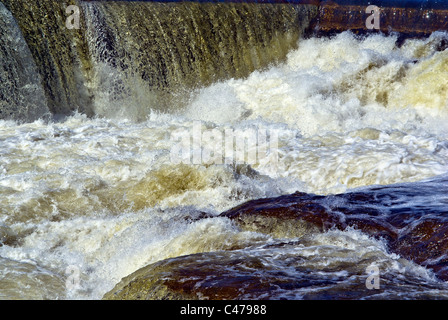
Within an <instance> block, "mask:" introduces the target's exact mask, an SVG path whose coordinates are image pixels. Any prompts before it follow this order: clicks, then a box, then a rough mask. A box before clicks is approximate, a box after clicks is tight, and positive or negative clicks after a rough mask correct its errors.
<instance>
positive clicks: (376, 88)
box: [0, 32, 448, 299]
mask: <svg viewBox="0 0 448 320" xmlns="http://www.w3.org/2000/svg"><path fill="white" fill-rule="evenodd" d="M447 37H448V36H447V35H446V34H442V33H436V34H433V35H432V36H431V37H430V38H428V39H425V40H411V41H408V42H407V43H405V44H404V45H403V46H401V47H397V46H396V45H395V41H396V38H395V37H394V36H390V37H385V36H382V35H375V36H370V37H367V38H363V39H358V38H356V37H355V36H354V35H352V34H351V33H348V32H345V33H342V34H340V35H338V36H336V37H335V38H332V39H325V38H312V39H308V40H302V41H301V42H300V43H299V47H298V49H297V50H294V51H292V52H290V53H289V55H288V58H287V61H286V62H284V63H283V64H280V65H275V66H272V67H270V68H268V69H266V70H258V71H256V72H254V73H252V74H251V75H250V76H249V77H248V78H247V79H231V80H228V81H222V82H218V83H215V84H213V85H211V86H209V87H206V88H203V89H201V90H198V91H196V92H192V93H191V102H190V103H189V105H188V106H187V107H184V108H182V109H181V110H179V111H178V112H177V113H176V114H173V113H170V114H168V113H166V114H164V113H161V112H152V113H151V114H149V115H148V117H147V120H146V121H142V122H134V121H131V120H126V119H124V118H123V115H122V114H120V117H121V118H117V117H114V115H116V114H117V113H116V106H114V108H113V110H112V111H111V114H110V115H109V117H105V118H88V117H86V116H84V115H82V114H74V115H73V116H70V117H68V118H66V119H64V120H62V121H57V122H50V123H48V122H45V121H41V120H39V121H35V122H33V123H28V124H18V123H15V122H13V121H0V155H1V156H0V243H3V244H4V245H3V246H0V288H1V289H0V298H8V299H11V298H19V299H40V298H49V299H81V298H82V299H99V298H101V297H102V296H103V295H104V294H105V293H106V292H107V291H109V290H111V289H112V288H113V287H114V285H115V284H116V283H117V282H119V281H120V279H121V278H122V277H124V276H126V275H128V274H130V273H132V272H134V271H135V270H137V269H139V268H141V267H143V266H145V265H147V264H149V263H153V262H156V261H160V260H162V259H167V258H170V257H176V256H181V255H186V254H190V253H198V252H209V251H218V250H226V249H233V250H234V249H239V250H245V248H246V247H249V246H250V247H251V248H252V249H251V250H252V251H250V252H253V254H256V252H257V250H256V249H253V248H254V247H255V248H256V247H257V246H262V245H263V244H266V243H271V242H275V241H276V239H274V238H273V237H272V236H269V235H265V234H262V233H256V232H248V231H244V232H243V231H241V230H239V229H238V227H237V226H236V225H234V224H233V223H232V222H231V221H230V220H227V219H225V218H222V217H216V216H217V215H218V214H219V213H221V212H222V211H224V210H226V209H230V208H232V207H234V206H236V205H238V204H240V203H242V202H244V201H247V200H250V199H256V198H263V197H273V196H277V195H282V194H288V193H292V192H295V191H303V192H310V193H317V194H330V193H340V192H346V191H347V190H351V189H353V188H357V187H363V186H368V185H373V184H383V185H385V184H393V183H398V182H417V181H420V180H422V179H427V178H431V177H435V176H437V175H442V174H445V173H446V172H447V171H448V139H447V138H448V78H447V77H446V74H447V71H448V51H447V50H445V51H437V50H436V49H437V44H438V43H439V42H440V40H441V39H446V38H447ZM133 107H134V108H139V107H141V108H145V109H147V108H148V106H143V105H142V106H138V105H136V106H133ZM107 108H108V105H107V101H104V105H103V109H102V110H103V113H106V115H107ZM104 110H106V111H104ZM198 124H199V125H200V127H199V133H198V132H196V133H195V132H194V130H196V131H197V125H198ZM195 126H196V129H195ZM249 129H251V130H253V131H254V132H265V133H267V135H268V136H269V133H273V132H275V133H276V134H277V136H276V138H277V140H276V144H275V145H274V144H271V145H269V146H268V148H267V149H269V150H267V153H266V157H264V158H259V160H260V161H257V162H255V163H248V162H246V164H244V163H225V162H223V163H222V164H220V163H209V164H206V163H194V162H193V153H194V152H195V151H194V150H193V149H194V147H196V148H198V147H199V149H195V150H196V152H197V150H199V152H203V151H204V150H205V149H206V148H208V147H209V146H210V144H206V143H205V142H204V144H203V145H201V144H200V145H199V146H198V145H196V146H193V145H191V148H192V149H191V151H192V153H191V159H190V160H191V162H189V161H188V159H186V158H185V159H184V160H185V161H184V163H173V162H172V157H171V156H172V149H173V148H174V147H175V146H177V145H178V140H176V139H173V137H174V136H175V133H176V132H179V130H180V131H182V132H184V133H191V137H192V139H194V135H195V134H199V135H200V137H201V138H204V134H205V133H207V132H212V131H213V130H215V131H213V132H215V133H217V136H221V137H224V136H225V132H226V130H227V131H230V130H231V131H232V132H233V133H235V132H241V133H244V132H247V130H249ZM238 130H239V131H238ZM236 135H238V134H237V133H236ZM201 141H204V140H203V139H202V140H201ZM242 141H243V142H242V143H244V140H242ZM213 147H214V150H215V151H216V150H217V151H219V150H220V148H221V149H222V150H224V149H225V148H226V146H225V145H224V143H223V144H221V145H218V147H216V145H213ZM234 147H236V146H234ZM255 147H257V146H255ZM274 147H275V149H273V148H274ZM229 148H231V147H229ZM223 153H224V151H223ZM274 154H275V157H269V155H274ZM272 161H276V163H275V166H273V165H272ZM204 214H205V215H207V216H208V218H206V219H203V218H202V219H201V217H203V215H204ZM278 250H279V251H278V254H279V255H282V254H289V251H288V250H293V251H294V252H295V254H298V255H302V256H303V257H305V258H306V259H307V260H306V261H307V263H308V264H309V265H314V266H315V267H316V270H318V269H319V266H320V265H322V264H337V263H340V265H341V266H342V265H346V264H347V263H352V264H357V263H358V262H359V261H364V260H363V259H365V258H366V256H369V259H370V260H369V261H370V262H372V261H373V262H375V261H376V263H377V264H378V265H381V266H383V267H384V268H386V269H387V268H389V269H390V270H395V271H394V272H396V273H397V274H411V275H412V276H413V277H420V278H421V279H424V281H429V282H431V281H433V282H436V280H435V279H434V278H433V276H432V275H431V272H429V271H428V270H426V269H425V268H423V267H419V266H417V265H414V264H413V263H411V262H409V261H404V260H403V259H401V258H400V257H399V256H397V255H393V254H390V253H388V252H387V250H386V249H385V248H384V246H383V245H382V243H381V242H379V241H377V240H372V239H370V238H368V237H367V236H365V235H362V234H360V233H359V232H357V231H353V230H347V231H344V232H342V231H341V232H333V231H332V232H327V233H323V234H315V235H312V236H310V238H309V239H307V241H303V243H301V244H300V245H296V246H295V247H293V248H292V249H291V248H289V249H284V250H285V251H284V252H282V251H281V249H278ZM372 257H373V258H372ZM280 261H281V260H278V263H280ZM272 263H273V265H275V263H276V262H275V261H272ZM341 268H342V267H341ZM336 269H337V268H336ZM340 272H342V273H337V274H336V273H335V275H334V276H336V277H341V276H343V272H344V271H343V270H341V271H340ZM362 272H364V271H362ZM347 281H353V279H351V280H347ZM437 294H440V295H445V296H448V291H446V290H445V291H443V290H442V291H438V292H437ZM295 297H296V298H300V294H298V295H297V296H295Z"/></svg>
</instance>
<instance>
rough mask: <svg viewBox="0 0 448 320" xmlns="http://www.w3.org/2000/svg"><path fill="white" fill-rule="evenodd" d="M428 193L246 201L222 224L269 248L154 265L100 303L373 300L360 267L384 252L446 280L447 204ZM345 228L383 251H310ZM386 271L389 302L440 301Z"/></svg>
mask: <svg viewBox="0 0 448 320" xmlns="http://www.w3.org/2000/svg"><path fill="white" fill-rule="evenodd" d="M431 188H432V187H431V186H429V187H428V188H426V189H425V188H422V189H420V190H418V191H416V190H412V189H411V187H409V186H406V185H403V186H389V187H373V188H370V189H367V190H366V191H360V192H351V193H345V194H339V195H329V196H319V195H313V194H306V193H300V192H298V193H294V194H292V195H285V196H281V197H277V198H273V199H259V200H254V201H249V202H247V203H244V204H242V205H240V206H238V207H236V208H233V209H231V210H229V211H227V212H224V213H222V214H221V216H220V218H223V217H225V218H227V219H230V220H232V221H233V222H234V223H235V224H237V225H238V226H239V227H240V228H241V230H242V231H254V232H259V233H265V234H269V235H271V236H272V237H273V238H272V239H275V240H273V242H272V243H266V244H265V245H261V246H260V245H258V246H257V245H254V246H249V247H247V248H243V249H237V250H223V251H218V252H205V253H198V254H193V255H187V256H181V257H176V258H171V259H167V260H163V261H159V262H157V263H154V264H151V265H149V266H146V267H144V268H142V269H140V270H138V271H136V272H135V273H133V274H131V275H129V276H128V277H126V278H124V279H123V280H122V281H121V282H120V283H119V284H117V286H116V287H115V288H114V289H113V290H112V291H110V292H109V293H107V294H106V295H105V296H104V299H132V300H134V299H212V300H219V299H282V298H285V299H297V298H299V299H328V298H331V299H369V298H375V297H377V295H376V294H378V292H375V291H372V290H368V289H366V285H365V281H366V280H365V270H366V267H367V266H369V265H371V264H372V263H376V262H377V261H386V260H387V259H389V258H388V257H386V256H387V255H388V254H389V253H390V254H391V255H394V254H396V255H395V256H396V257H397V258H395V259H396V260H394V261H392V262H391V261H389V262H387V263H386V262H384V263H386V264H389V265H390V264H393V263H398V264H403V265H406V264H408V266H409V264H411V263H414V264H416V265H417V264H418V265H421V266H424V267H426V268H427V269H429V270H432V271H433V272H434V274H435V275H436V276H437V277H438V278H439V279H441V280H445V281H446V280H448V270H447V265H448V259H447V257H446V252H448V220H447V217H448V211H447V209H446V204H444V203H445V201H446V199H445V198H444V197H442V199H441V200H440V201H439V202H437V201H432V202H431V199H435V197H434V192H436V191H435V190H432V189H431ZM443 188H444V187H442V189H443ZM416 192H417V194H418V196H412V195H415V194H416ZM438 192H445V193H446V190H438ZM416 198H419V199H416ZM417 200H418V201H417ZM347 229H350V230H356V231H359V232H360V233H361V234H363V235H364V236H365V237H366V238H367V239H379V240H380V243H382V244H384V245H385V246H386V249H385V251H381V250H376V249H375V250H373V251H371V250H370V249H369V250H370V251H369V250H367V251H363V248H365V247H369V246H372V243H364V242H363V241H367V240H365V239H364V240H362V239H361V238H357V239H355V240H354V241H353V243H352V244H351V245H349V246H346V247H343V248H339V249H337V250H336V251H335V249H334V248H333V247H332V245H331V244H330V245H322V242H320V243H319V245H320V246H319V245H317V242H316V238H319V237H320V236H323V235H328V234H329V233H331V232H336V233H337V232H344V230H345V231H346V230H347ZM288 239H289V240H288ZM307 250H308V251H307ZM313 250H314V251H315V252H313ZM385 252H387V254H386V253H385ZM381 263H383V262H381ZM382 268H383V267H382ZM383 269H384V270H385V271H384V272H383V273H382V274H381V281H382V286H384V287H387V291H388V293H387V296H386V297H387V298H388V299H395V298H401V295H400V292H406V294H407V297H408V298H409V297H411V296H412V298H416V299H427V298H428V299H436V298H438V297H437V294H438V293H437V292H440V291H438V290H439V289H438V288H435V287H433V286H434V283H432V284H431V283H426V282H423V283H422V281H421V279H415V277H416V276H415V275H412V274H411V275H406V276H405V277H402V278H401V279H399V278H400V277H401V275H400V273H398V274H396V273H394V272H393V271H391V270H392V269H390V268H389V269H388V268H387V267H384V268H383ZM433 289H435V290H433ZM379 297H380V298H384V297H385V296H381V295H380V296H379Z"/></svg>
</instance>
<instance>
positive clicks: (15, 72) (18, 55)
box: [0, 2, 48, 119]
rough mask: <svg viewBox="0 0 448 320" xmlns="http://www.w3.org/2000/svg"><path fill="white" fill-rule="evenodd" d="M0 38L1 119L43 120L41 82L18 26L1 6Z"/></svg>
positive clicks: (43, 109) (44, 106) (43, 95)
mask: <svg viewBox="0 0 448 320" xmlns="http://www.w3.org/2000/svg"><path fill="white" fill-rule="evenodd" d="M0 34H1V37H0V61H2V68H0V83H1V85H0V118H9V117H14V118H17V119H30V118H36V117H39V116H42V115H43V114H45V113H46V112H48V109H47V106H46V103H45V101H46V99H45V93H44V91H43V89H42V87H41V78H40V76H39V74H38V72H37V67H36V65H35V63H34V60H33V57H32V55H31V52H30V50H29V48H28V46H27V45H26V42H25V40H24V38H23V36H22V33H21V31H20V29H19V26H18V25H17V23H16V21H15V20H14V17H13V16H12V15H11V13H10V12H9V11H8V10H7V9H6V8H5V6H4V5H3V4H2V3H1V2H0ZM18 106H20V108H18Z"/></svg>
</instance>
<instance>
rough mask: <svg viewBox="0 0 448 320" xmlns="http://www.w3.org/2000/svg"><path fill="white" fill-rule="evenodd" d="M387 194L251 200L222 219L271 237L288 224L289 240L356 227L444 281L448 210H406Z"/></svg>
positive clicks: (447, 271)
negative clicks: (308, 233) (314, 232)
mask: <svg viewBox="0 0 448 320" xmlns="http://www.w3.org/2000/svg"><path fill="white" fill-rule="evenodd" d="M388 190H389V189H388V188H386V187H385V188H381V189H378V190H370V191H369V192H353V193H346V194H340V195H330V196H326V197H325V196H317V195H310V194H306V193H295V194H292V195H287V196H281V197H278V198H275V199H262V200H254V201H250V202H248V203H245V204H243V205H240V206H238V207H236V208H234V209H231V210H229V211H227V212H224V213H223V214H222V216H225V217H228V218H230V219H232V220H234V221H235V222H237V223H238V224H239V225H240V226H241V227H242V228H243V229H246V230H251V231H259V232H266V233H272V231H271V230H273V229H274V228H273V227H272V226H274V225H276V226H281V225H285V224H286V225H289V226H290V227H291V228H292V229H295V230H296V233H294V232H289V235H291V236H297V235H300V233H301V230H304V229H306V230H320V231H322V232H323V231H326V230H329V229H331V228H336V229H339V230H344V229H346V228H348V227H350V228H354V229H357V230H360V231H362V232H364V233H366V234H368V235H370V236H372V237H374V238H377V239H384V240H385V241H386V243H387V244H388V247H389V249H390V250H391V251H392V252H394V253H397V254H399V255H400V256H402V257H403V258H406V259H409V260H411V261H413V262H416V263H418V264H420V265H422V266H425V267H428V268H430V269H431V270H433V271H434V272H435V273H436V274H437V276H438V277H439V278H440V279H442V280H448V257H447V255H446V253H448V209H446V208H445V209H444V208H443V207H442V208H440V210H435V209H434V208H431V207H430V205H431V203H428V207H425V206H417V207H413V206H412V205H411V202H410V203H409V204H408V205H407V206H406V205H405V204H403V203H402V202H401V200H400V199H401V198H402V196H403V195H401V194H400V192H397V194H394V193H393V192H390V193H389V192H388ZM399 191H401V192H405V191H403V190H399ZM406 192H407V190H406ZM266 221H269V222H268V223H267V222H266ZM296 226H303V227H302V228H301V229H300V228H297V227H296ZM302 233H303V232H302ZM278 234H279V233H278V232H276V233H275V232H274V233H273V235H274V236H276V235H278ZM287 234H288V233H284V234H283V235H287Z"/></svg>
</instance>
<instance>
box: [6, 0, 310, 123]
mask: <svg viewBox="0 0 448 320" xmlns="http://www.w3.org/2000/svg"><path fill="white" fill-rule="evenodd" d="M2 2H3V4H4V6H5V7H6V8H7V9H8V10H9V12H10V13H11V15H12V16H13V17H14V19H15V20H16V21H17V25H18V27H19V28H20V30H21V31H22V34H23V39H24V41H25V42H23V41H22V47H24V48H26V47H27V48H29V52H30V53H31V55H32V57H33V58H34V63H35V65H36V67H35V69H37V72H36V74H35V76H34V77H32V76H30V77H28V78H29V79H32V78H34V79H39V78H40V83H41V89H42V90H43V92H44V93H45V101H44V102H43V101H42V99H40V101H39V104H44V105H45V106H44V107H39V108H37V107H33V108H31V107H27V106H29V105H31V106H33V105H34V103H35V102H34V101H33V100H32V99H27V98H26V97H24V96H23V94H22V93H21V92H20V90H12V91H10V93H9V95H10V96H9V99H8V100H7V101H3V102H2V110H9V111H8V112H7V113H6V112H3V113H2V115H1V116H0V118H4V119H5V118H6V119H15V120H22V121H32V120H35V119H36V118H39V117H42V116H43V112H41V113H35V112H34V113H31V112H28V113H27V112H23V110H22V109H24V108H31V109H39V110H40V109H43V110H45V111H47V110H49V111H50V112H51V114H62V115H67V114H70V113H72V112H73V111H75V110H77V111H79V112H81V113H85V114H87V115H89V116H92V115H100V116H108V117H118V116H119V117H123V116H124V117H129V118H133V119H137V120H138V119H141V118H144V117H145V116H146V115H147V114H148V112H149V110H150V109H155V110H163V111H173V109H176V108H179V105H181V103H182V99H184V98H185V97H186V95H185V92H191V90H192V89H194V88H197V87H200V86H204V85H207V84H211V83H213V82H216V81H219V80H224V79H229V78H232V77H235V78H241V77H245V76H247V75H249V74H250V73H251V72H252V71H254V70H257V69H261V68H264V67H267V66H268V65H270V64H272V63H276V62H278V61H281V60H282V59H283V58H285V56H286V54H287V52H288V51H289V50H291V49H292V48H294V47H295V46H296V45H297V42H298V39H299V38H300V37H301V35H302V34H303V31H304V30H305V29H306V28H307V27H308V26H309V23H310V21H311V19H313V18H314V17H315V15H316V14H317V7H316V6H312V5H304V4H293V5H291V4H286V3H263V4H260V3H208V2H207V3H198V2H153V1H150V2H148V1H132V2H128V1H89V2H87V1H80V0H71V1H66V2H60V1H56V0H45V1H39V2H29V1H26V0H18V1H17V0H14V1H12V0H3V1H2ZM71 4H74V5H77V6H78V7H79V8H80V13H81V15H80V28H79V29H71V30H70V29H68V28H66V25H65V22H66V19H67V17H68V16H69V15H68V14H67V13H66V11H65V9H66V7H67V6H68V5H71ZM5 11H7V10H5ZM3 34H4V32H3ZM3 37H4V36H3ZM17 63H19V62H18V60H17V59H15V60H13V61H9V62H7V64H8V65H14V64H17ZM33 81H35V80H33ZM2 82H3V81H2ZM5 84H6V85H5ZM5 88H8V87H7V81H6V82H4V84H3V85H2V88H1V90H2V92H3V91H6V90H7V89H5ZM174 105H175V106H176V107H174Z"/></svg>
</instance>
